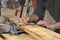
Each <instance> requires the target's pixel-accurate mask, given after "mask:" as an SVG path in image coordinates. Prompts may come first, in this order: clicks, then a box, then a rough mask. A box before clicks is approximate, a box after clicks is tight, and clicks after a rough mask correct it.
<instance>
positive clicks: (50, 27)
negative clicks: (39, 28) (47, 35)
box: [36, 20, 55, 29]
mask: <svg viewBox="0 0 60 40" xmlns="http://www.w3.org/2000/svg"><path fill="white" fill-rule="evenodd" d="M36 24H38V25H43V26H45V27H46V28H49V29H53V28H55V27H54V25H53V24H50V23H48V22H46V21H45V20H40V21H38V22H37V23H36Z"/></svg>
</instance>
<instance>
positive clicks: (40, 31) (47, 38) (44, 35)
mask: <svg viewBox="0 0 60 40" xmlns="http://www.w3.org/2000/svg"><path fill="white" fill-rule="evenodd" d="M5 17H7V18H8V19H9V20H10V21H12V22H14V23H15V24H16V25H17V26H18V27H19V28H20V29H22V30H24V31H25V32H27V33H28V34H30V35H31V36H33V37H35V38H36V39H38V40H60V34H58V33H55V32H53V31H51V30H49V29H46V28H43V27H41V26H38V25H23V26H21V23H22V22H21V20H20V18H17V17H15V16H12V15H10V16H8V15H5ZM18 19H19V20H18Z"/></svg>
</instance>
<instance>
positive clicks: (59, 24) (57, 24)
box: [52, 22, 60, 28]
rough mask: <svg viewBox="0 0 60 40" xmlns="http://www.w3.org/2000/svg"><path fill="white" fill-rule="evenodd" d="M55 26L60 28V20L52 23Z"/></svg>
mask: <svg viewBox="0 0 60 40" xmlns="http://www.w3.org/2000/svg"><path fill="white" fill-rule="evenodd" d="M52 27H53V28H60V22H56V23H54V24H52Z"/></svg>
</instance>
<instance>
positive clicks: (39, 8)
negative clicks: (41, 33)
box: [28, 0, 45, 22]
mask: <svg viewBox="0 0 60 40" xmlns="http://www.w3.org/2000/svg"><path fill="white" fill-rule="evenodd" d="M44 14H45V7H44V5H43V2H42V0H36V8H35V10H34V13H33V14H32V16H31V17H30V19H29V21H28V22H37V21H38V20H41V19H43V17H44Z"/></svg>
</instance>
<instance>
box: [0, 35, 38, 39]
mask: <svg viewBox="0 0 60 40" xmlns="http://www.w3.org/2000/svg"><path fill="white" fill-rule="evenodd" d="M2 35H4V36H5V37H6V38H7V39H6V40H37V39H35V38H34V37H32V36H30V35H28V34H19V35H10V34H2ZM0 40H3V39H2V38H0Z"/></svg>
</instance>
